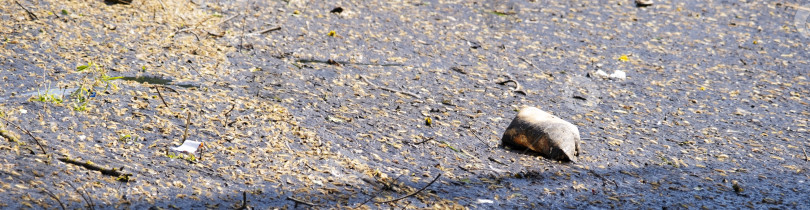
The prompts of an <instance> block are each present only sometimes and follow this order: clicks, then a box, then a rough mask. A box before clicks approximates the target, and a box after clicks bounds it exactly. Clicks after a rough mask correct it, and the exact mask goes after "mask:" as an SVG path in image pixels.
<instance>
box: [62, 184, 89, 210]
mask: <svg viewBox="0 0 810 210" xmlns="http://www.w3.org/2000/svg"><path fill="white" fill-rule="evenodd" d="M65 183H67V184H68V185H69V186H70V187H71V188H73V190H75V191H76V192H77V193H79V196H82V199H83V200H84V202H86V203H87V206H88V207H90V209H96V206H95V204H94V203H93V202H92V200H91V199H90V195H87V191H85V190H84V189H82V191H79V189H76V187H75V186H73V184H71V183H70V182H65Z"/></svg>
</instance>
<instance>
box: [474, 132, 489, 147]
mask: <svg viewBox="0 0 810 210" xmlns="http://www.w3.org/2000/svg"><path fill="white" fill-rule="evenodd" d="M470 133H472V134H473V136H475V138H477V139H478V140H479V141H481V143H483V144H484V145H487V147H490V146H489V144H487V142H485V141H484V139H481V137H478V134H475V131H472V130H470ZM490 148H491V147H490Z"/></svg>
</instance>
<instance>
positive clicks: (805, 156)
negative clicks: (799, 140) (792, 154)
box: [802, 147, 810, 161]
mask: <svg viewBox="0 0 810 210" xmlns="http://www.w3.org/2000/svg"><path fill="white" fill-rule="evenodd" d="M802 152H804V161H810V159H807V151H806V150H804V147H802Z"/></svg>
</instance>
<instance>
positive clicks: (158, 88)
mask: <svg viewBox="0 0 810 210" xmlns="http://www.w3.org/2000/svg"><path fill="white" fill-rule="evenodd" d="M160 88H161V86H155V91H157V94H158V97H160V101H162V102H163V105H165V106H166V108H169V104H167V103H166V100H164V99H163V94H160Z"/></svg>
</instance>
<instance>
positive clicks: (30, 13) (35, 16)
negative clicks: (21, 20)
mask: <svg viewBox="0 0 810 210" xmlns="http://www.w3.org/2000/svg"><path fill="white" fill-rule="evenodd" d="M14 3H17V6H20V7H21V8H22V9H23V10H25V12H26V13H28V17H30V18H31V20H37V19H39V18H37V15H35V14H34V13H33V12H31V10H28V8H25V6H23V5H22V4H20V2H18V1H16V0H15V1H14Z"/></svg>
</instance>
